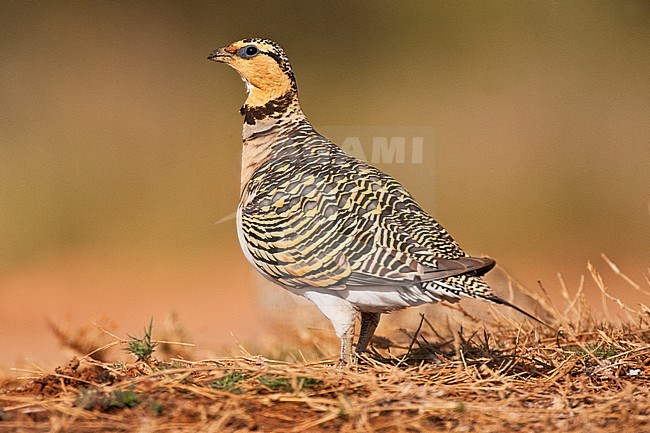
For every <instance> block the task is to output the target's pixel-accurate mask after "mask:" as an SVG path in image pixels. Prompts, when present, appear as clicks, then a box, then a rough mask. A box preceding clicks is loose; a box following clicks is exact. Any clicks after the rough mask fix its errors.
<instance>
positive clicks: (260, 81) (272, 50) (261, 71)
mask: <svg viewBox="0 0 650 433" xmlns="http://www.w3.org/2000/svg"><path fill="white" fill-rule="evenodd" d="M208 59H209V60H214V61H215V62H222V63H225V64H227V65H228V66H230V67H232V68H233V69H235V70H236V71H237V72H238V73H239V75H240V76H241V77H242V79H243V80H244V82H245V83H246V88H247V90H248V99H246V105H247V106H249V107H259V106H264V105H265V104H267V103H269V102H271V101H274V100H277V99H278V98H281V97H283V96H286V95H287V94H288V93H290V92H293V93H296V79H295V77H294V75H293V71H292V70H291V65H290V64H289V59H287V56H286V54H284V51H283V50H282V48H280V46H279V45H278V44H276V43H275V42H273V41H271V40H269V39H260V38H251V39H243V40H241V41H237V42H235V43H233V44H230V45H228V46H226V47H222V48H218V49H216V50H214V51H213V52H212V53H210V56H208Z"/></svg>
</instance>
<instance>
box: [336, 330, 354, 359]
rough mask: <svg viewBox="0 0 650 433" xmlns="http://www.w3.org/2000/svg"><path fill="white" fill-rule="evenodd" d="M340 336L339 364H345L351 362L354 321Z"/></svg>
mask: <svg viewBox="0 0 650 433" xmlns="http://www.w3.org/2000/svg"><path fill="white" fill-rule="evenodd" d="M340 338H341V357H340V358H339V365H341V366H345V365H349V364H350V363H352V340H353V338H354V321H353V322H352V323H351V324H350V326H349V328H348V329H347V330H346V331H345V332H344V333H343V335H342V336H340Z"/></svg>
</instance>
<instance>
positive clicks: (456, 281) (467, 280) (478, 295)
mask: <svg viewBox="0 0 650 433" xmlns="http://www.w3.org/2000/svg"><path fill="white" fill-rule="evenodd" d="M431 283H433V284H435V285H437V286H439V287H440V288H441V289H446V290H447V291H450V292H452V293H453V294H455V295H461V296H465V297H469V298H474V299H483V300H485V301H490V302H493V303H495V304H499V305H506V306H508V307H510V308H512V309H513V310H516V311H518V312H520V313H521V314H523V315H524V316H526V317H528V318H529V319H531V320H533V321H535V322H537V323H539V324H540V325H543V326H545V327H547V328H549V329H551V330H553V331H554V332H556V333H557V332H558V331H557V330H556V329H555V328H553V327H552V326H551V325H549V324H548V323H546V322H544V321H543V320H541V319H539V318H538V317H535V316H534V315H533V314H531V313H529V312H528V311H526V310H524V309H523V308H521V307H518V306H516V305H515V304H513V303H511V302H508V301H506V300H505V299H503V298H500V297H499V296H497V295H496V294H495V293H494V291H492V288H490V286H489V285H488V284H487V283H486V282H485V281H483V279H482V278H480V277H476V276H471V275H457V276H453V277H449V278H445V279H443V280H435V281H432V282H431Z"/></svg>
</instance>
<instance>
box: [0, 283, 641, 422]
mask: <svg viewBox="0 0 650 433" xmlns="http://www.w3.org/2000/svg"><path fill="white" fill-rule="evenodd" d="M464 313H465V314H467V315H469V313H467V312H464ZM558 313H559V311H558ZM565 313H566V314H565V315H564V318H563V319H562V320H560V317H559V316H555V317H554V318H553V324H554V325H555V326H557V327H559V328H561V330H562V332H561V333H560V334H558V333H554V332H553V331H551V330H548V329H540V328H532V327H530V326H528V325H525V326H520V325H517V324H515V323H513V322H512V321H510V320H507V319H506V318H505V317H504V318H503V320H501V321H498V322H497V323H495V324H494V325H493V326H490V327H488V328H483V329H482V330H480V329H477V330H475V331H468V330H465V331H463V330H460V331H457V332H455V333H453V334H446V335H441V333H440V331H438V330H437V328H436V327H434V326H432V324H431V323H430V322H429V321H428V320H426V319H425V318H422V319H421V321H420V324H419V326H418V328H417V329H413V330H410V331H404V332H405V334H407V335H408V336H409V337H410V339H409V340H410V341H409V340H407V344H408V347H403V346H402V347H398V346H400V345H399V344H394V342H392V341H391V340H388V339H382V338H376V339H375V340H374V346H373V347H374V348H375V349H373V351H372V352H371V353H370V355H369V356H368V357H365V358H363V359H361V360H359V362H358V363H357V364H356V365H353V366H349V367H340V366H338V365H337V363H336V362H334V361H332V360H325V361H322V362H316V363H313V362H312V363H309V362H304V361H303V362H295V361H292V362H285V361H274V360H271V359H267V358H263V357H261V356H252V355H250V354H244V355H243V356H239V357H234V358H221V359H211V360H204V361H196V362H191V361H186V360H182V359H178V358H171V359H168V360H166V361H159V360H158V359H156V358H155V356H156V354H155V353H154V354H153V356H149V355H144V356H142V355H140V356H139V358H140V359H139V360H138V361H136V362H126V363H125V362H103V361H99V360H97V359H95V358H93V356H96V357H98V358H99V357H101V356H99V355H97V354H93V355H91V356H85V357H82V358H81V359H79V358H76V357H75V358H73V359H72V360H71V361H70V362H69V363H67V365H64V366H61V367H59V368H56V369H55V370H54V371H45V372H43V371H33V372H31V373H29V372H24V373H25V374H27V375H28V377H24V378H22V379H20V380H19V379H7V380H5V381H4V382H2V384H0V432H251V431H260V432H338V431H340V432H356V431H362V432H419V431H423V432H424V431H426V432H448V431H467V432H482V433H485V432H487V433H490V432H504V431H513V432H516V431H521V432H532V431H534V432H553V431H562V432H584V431H590V432H594V433H595V432H621V431H630V432H645V431H650V407H649V406H648V401H650V317H648V313H647V312H639V313H638V314H637V315H636V320H634V321H633V322H632V321H631V322H628V323H620V324H616V325H615V324H611V323H607V322H602V321H600V320H598V319H595V318H594V317H593V315H591V313H590V310H589V309H588V308H586V304H585V303H584V298H581V297H580V296H579V294H578V295H576V297H575V302H574V303H573V306H571V307H570V308H569V309H567V310H566V311H565ZM136 340H137V341H140V342H141V341H142V338H141V337H137V338H131V340H129V341H122V340H119V339H118V340H115V341H114V342H113V343H111V344H113V345H116V346H121V347H122V348H124V346H126V347H131V350H130V351H131V353H132V354H133V353H137V351H136V352H134V350H133V347H132V346H130V344H131V343H133V341H136ZM159 348H160V347H159Z"/></svg>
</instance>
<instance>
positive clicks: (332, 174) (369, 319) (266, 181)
mask: <svg viewBox="0 0 650 433" xmlns="http://www.w3.org/2000/svg"><path fill="white" fill-rule="evenodd" d="M209 59H211V60H215V61H219V62H224V63H226V64H228V65H229V66H231V67H233V68H234V69H235V70H236V71H237V72H238V73H239V74H240V75H241V77H242V79H243V80H244V82H245V83H246V87H247V89H248V98H247V100H246V103H245V104H244V106H243V107H242V109H241V113H242V115H243V116H244V129H243V151H242V174H241V196H240V201H239V206H238V210H237V230H238V235H239V239H240V243H241V247H242V249H243V251H244V254H245V255H246V257H247V259H248V260H249V261H250V262H251V263H252V264H253V266H254V267H255V268H256V269H257V270H258V271H259V272H261V273H262V274H263V275H264V276H265V277H267V278H268V279H270V280H272V281H274V282H275V283H277V284H279V285H281V286H282V287H284V288H286V289H288V290H290V291H291V292H293V293H295V294H298V295H302V296H305V297H307V298H308V299H310V300H311V301H313V302H314V303H315V304H316V305H317V306H318V307H319V309H320V310H321V311H322V312H323V313H324V314H325V315H326V316H327V317H328V318H329V319H330V321H331V322H332V324H333V326H334V329H335V331H336V333H337V335H338V337H339V338H340V339H341V355H340V356H341V361H342V362H344V363H345V362H349V361H350V359H351V354H352V351H351V349H352V338H353V335H354V327H355V320H356V317H357V316H358V315H360V316H361V330H360V335H359V340H358V342H357V346H356V352H357V353H361V352H363V351H364V350H365V348H366V346H367V344H368V343H369V341H370V339H371V337H372V335H373V333H374V330H375V328H376V326H377V324H378V323H379V318H380V314H381V313H385V312H390V311H393V310H397V309H401V308H406V307H410V306H415V305H421V304H424V303H431V302H438V301H441V300H446V301H449V302H456V301H458V300H460V299H461V297H463V296H465V297H473V298H479V299H484V300H488V301H491V302H495V303H499V304H506V305H509V306H511V307H513V308H515V309H517V310H518V311H520V312H522V313H524V314H526V315H527V316H529V317H531V318H533V319H534V320H537V319H536V318H535V317H533V316H531V315H530V314H528V313H527V312H525V311H523V310H521V309H519V308H518V307H516V306H514V305H511V304H509V303H508V302H506V301H504V300H503V299H501V298H499V297H497V296H496V295H495V294H494V293H493V292H492V290H491V289H490V287H489V286H488V285H487V284H486V283H485V282H484V281H483V280H482V279H481V275H483V274H484V273H486V272H487V271H489V270H490V269H492V267H493V266H494V264H495V262H494V260H492V259H490V258H478V257H470V256H468V255H467V254H466V253H465V252H464V251H463V250H462V249H461V248H460V247H459V245H458V244H457V243H456V242H455V241H454V240H453V239H452V237H451V236H450V235H449V233H447V231H446V230H445V229H444V228H443V227H442V226H440V224H438V222H436V221H435V220H434V219H433V218H432V217H431V216H430V215H429V214H427V213H426V212H425V211H424V210H423V209H422V208H421V207H420V206H419V205H418V204H417V203H416V201H415V200H414V199H413V197H412V196H411V195H410V194H409V193H408V192H407V191H406V190H405V189H404V187H403V186H402V185H401V184H400V183H398V182H397V181H396V180H395V179H393V178H392V177H390V176H389V175H387V174H385V173H383V172H381V171H380V170H378V169H376V168H375V167H373V166H371V165H369V164H367V163H365V162H363V161H360V160H358V159H356V158H354V157H352V156H350V155H348V154H346V153H345V152H343V151H342V150H341V149H340V148H339V147H337V146H336V145H334V144H332V143H331V142H330V141H329V140H328V139H327V138H325V137H323V136H322V135H320V134H319V133H318V132H316V130H315V129H314V128H313V127H312V126H311V124H310V123H309V122H308V121H307V119H306V118H305V116H304V114H303V112H302V110H301V108H300V104H299V102H298V94H297V87H296V81H295V77H294V75H293V71H292V69H291V65H290V64H289V61H288V59H287V57H286V55H285V53H284V51H283V50H282V49H281V48H280V47H279V46H278V45H277V44H276V43H274V42H272V41H270V40H267V39H257V38H253V39H244V40H241V41H238V42H235V43H233V44H231V45H229V46H227V47H224V48H220V49H218V50H215V51H213V52H212V53H211V55H210V57H209Z"/></svg>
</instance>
